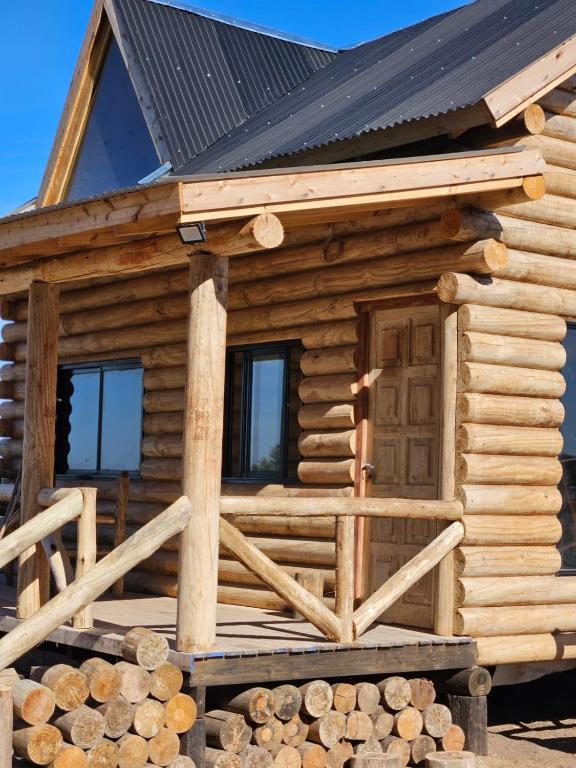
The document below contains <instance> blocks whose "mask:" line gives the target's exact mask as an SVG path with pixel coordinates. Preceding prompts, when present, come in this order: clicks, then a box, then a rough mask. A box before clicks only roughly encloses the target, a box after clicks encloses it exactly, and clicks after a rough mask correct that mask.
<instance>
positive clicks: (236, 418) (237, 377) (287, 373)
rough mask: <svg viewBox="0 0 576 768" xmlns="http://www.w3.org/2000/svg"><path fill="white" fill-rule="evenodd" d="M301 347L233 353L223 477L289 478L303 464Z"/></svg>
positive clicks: (230, 356)
mask: <svg viewBox="0 0 576 768" xmlns="http://www.w3.org/2000/svg"><path fill="white" fill-rule="evenodd" d="M301 352H302V350H301V348H300V347H298V346H296V345H284V346H279V347H270V346H267V347H246V348H242V349H234V350H231V351H230V352H229V353H228V360H227V373H226V377H227V400H226V412H227V416H226V438H225V456H224V474H225V476H226V477H227V478H229V479H238V480H278V481H284V480H290V479H294V478H295V477H296V469H297V466H298V458H297V453H298V451H297V448H298V436H299V433H300V428H299V426H298V420H297V414H298V384H299V381H300V363H299V361H300V355H301Z"/></svg>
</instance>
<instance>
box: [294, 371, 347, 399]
mask: <svg viewBox="0 0 576 768" xmlns="http://www.w3.org/2000/svg"><path fill="white" fill-rule="evenodd" d="M358 387H359V385H358V378H357V376H356V375H355V374H353V375H351V374H347V373H346V374H340V375H335V376H310V377H308V378H305V379H303V380H302V381H301V382H300V386H299V387H298V394H299V395H300V399H301V400H302V402H303V403H338V402H346V401H350V400H354V398H355V397H356V395H357V394H358Z"/></svg>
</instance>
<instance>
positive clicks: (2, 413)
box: [0, 400, 24, 419]
mask: <svg viewBox="0 0 576 768" xmlns="http://www.w3.org/2000/svg"><path fill="white" fill-rule="evenodd" d="M23 418H24V401H23V400H20V401H19V402H16V401H14V400H6V401H4V402H3V403H0V419H23Z"/></svg>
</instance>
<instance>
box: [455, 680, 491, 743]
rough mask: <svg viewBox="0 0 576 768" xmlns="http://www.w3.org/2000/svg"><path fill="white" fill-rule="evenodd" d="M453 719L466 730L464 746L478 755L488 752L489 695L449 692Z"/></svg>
mask: <svg viewBox="0 0 576 768" xmlns="http://www.w3.org/2000/svg"><path fill="white" fill-rule="evenodd" d="M447 699H448V707H449V708H450V711H451V712H452V721H453V722H454V723H455V724H456V725H459V726H460V728H462V730H463V731H464V736H465V742H464V747H465V748H466V749H467V750H469V751H470V752H474V754H476V755H487V754H488V697H487V696H458V695H457V694H454V693H449V694H448V696H447Z"/></svg>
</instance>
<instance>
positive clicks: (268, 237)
mask: <svg viewBox="0 0 576 768" xmlns="http://www.w3.org/2000/svg"><path fill="white" fill-rule="evenodd" d="M243 232H245V233H248V232H250V234H251V235H252V237H253V238H254V240H255V241H256V243H257V244H258V245H259V246H260V247H261V248H265V249H266V250H271V249H272V248H278V247H279V246H281V245H282V243H283V242H284V227H283V225H282V222H281V221H280V219H279V218H278V217H277V216H274V214H273V213H261V214H259V215H258V216H256V217H255V218H254V219H252V220H251V221H250V222H248V224H247V225H246V227H245V228H244V229H243Z"/></svg>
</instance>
